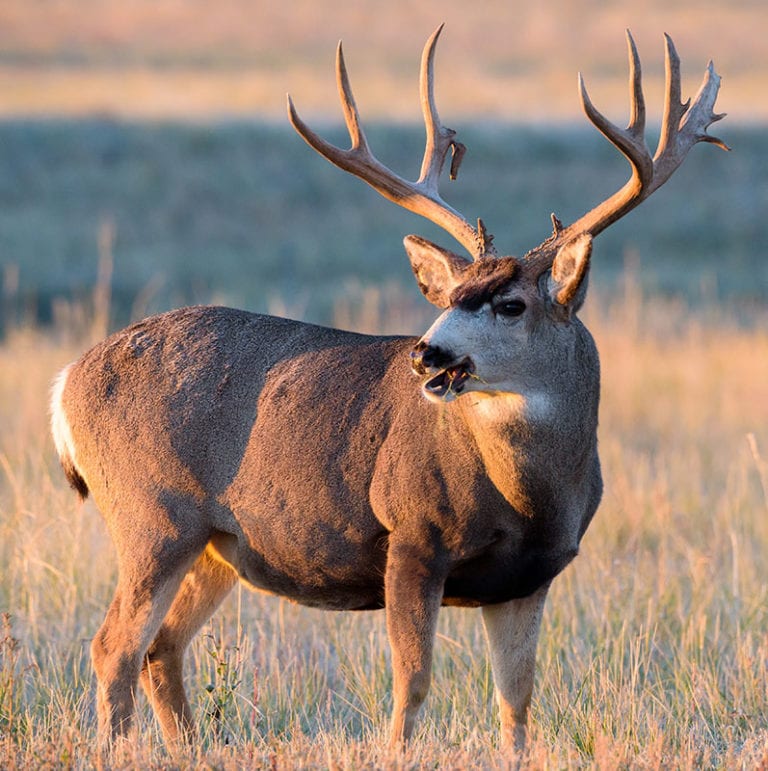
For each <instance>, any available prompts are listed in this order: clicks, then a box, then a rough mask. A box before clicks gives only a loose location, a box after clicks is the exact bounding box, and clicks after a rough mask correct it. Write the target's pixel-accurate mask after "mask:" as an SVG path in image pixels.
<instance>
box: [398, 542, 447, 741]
mask: <svg viewBox="0 0 768 771" xmlns="http://www.w3.org/2000/svg"><path fill="white" fill-rule="evenodd" d="M426 553H427V554H429V551H427V552H426ZM443 583H444V577H443V576H442V574H440V575H439V576H438V575H437V574H436V571H435V570H434V566H433V565H431V564H430V559H429V557H426V558H425V552H424V551H423V550H421V549H418V548H417V547H415V546H410V545H403V544H397V543H393V542H392V541H390V545H389V553H388V556H387V568H386V574H385V579H384V587H385V588H384V591H385V604H386V613H387V634H388V636H389V644H390V647H391V649H392V676H393V684H392V691H393V692H392V696H393V706H392V727H391V734H390V746H392V747H397V746H399V745H401V744H402V743H403V742H406V741H407V740H408V739H410V737H411V734H412V732H413V727H414V724H415V722H416V718H417V716H418V713H419V710H420V709H421V705H422V703H423V702H424V699H425V698H426V696H427V691H428V690H429V684H430V679H431V672H432V648H433V646H434V640H435V630H436V627H437V616H438V612H439V610H440V605H441V602H442V597H443Z"/></svg>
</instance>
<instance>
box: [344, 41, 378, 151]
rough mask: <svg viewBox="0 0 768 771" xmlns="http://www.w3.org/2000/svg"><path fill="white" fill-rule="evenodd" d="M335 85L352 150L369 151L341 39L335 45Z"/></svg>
mask: <svg viewBox="0 0 768 771" xmlns="http://www.w3.org/2000/svg"><path fill="white" fill-rule="evenodd" d="M336 85H337V87H338V89H339V99H340V101H341V109H342V110H343V112H344V122H345V123H346V124H347V131H348V132H349V138H350V140H351V141H352V150H360V151H362V152H364V153H370V151H369V149H368V141H367V140H366V138H365V132H364V131H363V127H362V126H361V125H360V113H358V111H357V104H356V103H355V97H354V95H353V93H352V87H351V86H350V85H349V75H348V74H347V65H346V63H345V62H344V49H343V47H342V45H341V40H339V45H338V46H337V47H336Z"/></svg>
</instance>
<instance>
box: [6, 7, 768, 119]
mask: <svg viewBox="0 0 768 771" xmlns="http://www.w3.org/2000/svg"><path fill="white" fill-rule="evenodd" d="M442 21H445V22H446V23H447V34H446V35H445V36H444V40H443V41H442V43H441V50H440V56H439V63H438V66H439V68H440V69H439V76H438V77H439V78H441V80H440V83H441V89H440V101H441V109H442V110H444V114H445V115H446V116H462V117H463V116H472V118H473V119H474V120H476V121H478V122H479V121H482V120H488V119H504V120H510V119H511V120H539V121H540V120H552V119H558V120H563V119H572V118H573V117H575V116H577V115H578V110H579V108H578V101H577V98H576V87H575V81H576V77H575V76H576V72H577V71H578V70H582V71H584V73H585V74H586V75H587V76H588V81H589V82H590V84H591V86H592V88H593V90H594V93H595V95H599V101H600V104H601V105H603V106H605V107H606V108H607V109H608V110H609V111H611V110H613V111H615V112H617V113H618V114H619V115H623V114H625V112H626V106H625V104H626V102H625V99H626V86H625V83H626V65H625V60H624V49H623V42H622V31H623V30H624V29H625V28H626V27H629V28H631V29H632V30H633V32H634V33H635V34H636V37H637V40H638V43H639V44H640V48H641V51H642V53H643V56H644V64H645V71H646V73H647V76H648V82H649V84H650V88H651V93H652V95H653V101H651V102H650V104H652V105H653V104H656V103H657V100H656V94H657V93H658V92H659V91H660V89H661V84H662V82H663V81H662V77H663V64H662V49H661V34H662V32H668V33H670V34H671V35H672V36H673V38H674V39H675V40H676V41H677V43H678V45H679V48H680V51H681V54H682V56H683V61H684V63H685V72H686V74H687V76H688V78H689V80H687V81H686V83H687V85H686V91H688V92H689V93H693V92H694V91H695V88H696V87H697V85H698V81H699V78H700V77H701V74H702V73H703V69H704V66H705V65H706V62H707V60H708V59H710V58H713V59H714V60H715V62H716V63H717V65H718V68H719V69H720V70H721V71H722V72H723V73H724V74H725V75H726V78H727V80H726V83H727V89H726V94H725V96H724V99H723V100H722V103H721V104H722V107H723V109H725V110H727V111H728V112H729V113H730V114H731V115H732V117H733V118H734V119H735V120H737V121H755V120H765V119H766V117H768V106H767V105H766V101H765V99H763V98H762V94H763V92H764V84H765V82H766V78H768V49H767V48H766V46H765V45H764V39H763V34H762V31H763V30H764V29H765V28H766V25H768V8H767V7H766V5H765V3H761V2H751V1H750V0H737V1H736V2H730V3H727V4H724V3H715V2H704V3H702V2H693V0H682V1H681V2H676V3H669V2H665V1H664V0H649V1H648V2H644V3H630V2H618V3H601V2H597V0H568V1H567V2H566V1H565V0H546V1H545V2H538V3H530V2H528V3H521V2H515V3H512V2H507V0H488V1H487V2H483V3H477V4H475V5H473V6H472V8H471V9H469V8H468V7H467V5H466V3H465V2H461V0H439V1H438V0H422V2H419V3H413V2H409V1H408V0H390V2H388V3H386V4H382V3H379V2H375V0H360V1H359V2H355V3H323V2H314V1H313V0H285V2H281V3H266V2H261V3H257V4H255V5H254V4H253V3H250V2H247V0H224V1H223V2H218V3H216V4H215V6H213V5H211V4H210V3H206V2H204V0H192V2H178V0H162V2H155V1H154V0H132V2H130V3H124V2H117V0H98V1H96V0H89V1H88V2H78V3H75V2H71V0H70V1H69V2H67V1H66V0H60V1H58V2H37V3H30V2H27V1H26V0H6V1H5V2H4V3H3V4H2V6H0V88H1V89H2V93H3V99H2V100H0V112H1V113H3V114H6V115H18V114H27V115H29V114H34V115H51V114H56V115H61V114H64V115H73V114H78V115H79V114H83V113H91V114H92V113H109V114H114V115H119V116H131V117H135V116H143V117H150V116H151V117H161V116H162V117H169V116H173V117H199V116H203V115H205V116H211V115H222V114H228V115H232V114H238V115H244V114H247V115H256V116H258V117H260V118H262V119H265V118H267V119H272V118H279V119H280V120H282V119H283V116H284V104H285V92H286V91H288V90H290V91H291V92H292V93H294V94H295V95H296V96H297V98H298V100H299V102H298V103H299V104H300V105H301V107H302V110H303V111H305V112H306V113H307V114H309V115H312V116H318V115H325V116H332V117H333V119H334V120H337V119H338V112H337V108H336V104H337V102H336V96H335V87H334V80H333V75H332V70H331V68H332V60H333V50H334V47H335V45H336V42H337V40H338V39H339V38H342V39H344V40H345V42H346V44H347V52H348V55H349V59H350V63H351V65H352V73H353V77H354V79H355V82H357V83H365V89H364V92H363V94H362V96H364V98H361V104H362V106H363V108H364V114H365V115H366V117H367V118H368V119H397V120H400V119H407V120H415V119H418V117H417V104H418V102H417V97H416V80H415V68H416V66H417V62H418V55H419V51H420V50H421V46H422V44H423V42H424V40H425V39H426V37H427V35H428V34H429V33H430V32H431V31H432V30H433V29H434V28H435V27H436V26H437V24H439V23H440V22H442ZM448 83H450V87H448V85H447V84H448Z"/></svg>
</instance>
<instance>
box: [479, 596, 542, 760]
mask: <svg viewBox="0 0 768 771" xmlns="http://www.w3.org/2000/svg"><path fill="white" fill-rule="evenodd" d="M548 589H549V584H546V585H544V586H542V587H541V588H540V589H538V590H537V591H536V592H534V593H533V594H532V595H531V596H530V597H525V598H524V599H520V600H510V601H509V602H503V603H500V604H498V605H486V606H485V607H483V623H484V625H485V633H486V637H487V639H488V647H489V650H490V655H491V668H492V670H493V680H494V684H495V686H496V700H497V703H498V705H499V717H500V719H501V745H502V748H503V749H505V750H509V751H517V752H522V751H523V750H524V749H525V740H526V723H527V718H528V707H529V706H530V703H531V695H532V693H533V675H534V669H535V666H536V645H537V643H538V639H539V629H540V627H541V617H542V613H543V611H544V600H545V599H546V597H547V590H548Z"/></svg>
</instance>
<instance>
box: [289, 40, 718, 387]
mask: <svg viewBox="0 0 768 771" xmlns="http://www.w3.org/2000/svg"><path fill="white" fill-rule="evenodd" d="M441 31H442V26H440V27H438V29H437V30H436V31H435V32H434V33H433V34H432V36H431V37H430V38H429V40H428V41H427V43H426V45H425V47H424V51H423V54H422V60H421V73H420V94H421V105H422V111H423V114H424V123H425V126H426V134H427V139H426V148H425V152H424V160H423V162H422V166H421V174H420V176H419V178H418V180H417V181H416V182H408V181H406V180H404V179H402V178H401V177H400V176H398V175H396V174H394V173H393V172H392V171H391V170H389V169H387V168H386V167H385V166H383V165H382V164H381V163H380V162H379V161H378V160H377V159H376V158H375V157H374V156H373V154H372V153H371V150H370V148H369V146H368V142H367V140H366V138H365V134H364V133H363V129H362V126H361V125H360V117H359V114H358V110H357V107H356V105H355V100H354V97H353V95H352V90H351V87H350V84H349V77H348V75H347V69H346V66H345V63H344V56H343V52H342V47H341V44H339V47H338V50H337V57H336V74H337V81H338V87H339V94H340V98H341V104H342V108H343V111H344V116H345V119H346V123H347V128H348V130H349V135H350V138H351V142H352V145H351V147H350V149H348V150H342V149H340V148H338V147H335V146H333V145H331V144H329V143H328V142H326V141H325V140H323V139H322V138H320V137H319V136H318V135H317V134H316V133H315V132H313V131H312V130H311V129H310V128H309V127H308V126H307V125H306V124H305V123H304V122H303V121H302V120H301V118H300V117H299V116H298V114H297V112H296V109H295V107H294V105H293V102H292V101H291V99H290V97H288V112H289V116H290V120H291V123H292V124H293V126H294V128H295V129H296V130H297V131H298V133H299V134H300V135H301V136H302V137H303V138H304V139H305V140H306V142H307V143H308V144H309V145H311V146H312V147H313V148H314V149H315V150H317V151H318V152H319V153H320V154H321V155H323V156H324V157H325V158H327V159H328V160H329V161H331V162H332V163H334V164H336V165H337V166H339V167H340V168H342V169H344V170H345V171H349V172H350V173H352V174H355V175H356V176H358V177H360V178H361V179H363V180H364V181H365V182H367V183H368V184H369V185H371V186H372V187H373V188H374V189H376V190H377V191H378V192H379V193H381V194H382V195H383V196H385V197H386V198H388V199H390V200H392V201H394V202H395V203H397V204H398V205H400V206H403V207H405V208H406V209H409V210H410V211H413V212H415V213H417V214H420V215H421V216H423V217H426V218H427V219H429V220H431V221H432V222H434V223H436V224H437V225H439V226H440V227H442V228H443V229H444V230H446V231H447V232H448V233H450V234H451V235H452V236H453V237H454V238H455V239H456V240H457V241H458V242H459V243H460V244H461V245H462V246H463V247H464V248H465V249H466V250H467V252H469V255H470V257H471V260H468V259H467V258H465V257H463V256H461V255H458V254H455V253H454V252H451V251H448V250H447V249H444V248H442V247H440V246H438V245H436V244H433V243H431V242H429V241H426V240H425V239H423V238H420V237H418V236H407V237H406V239H405V249H406V252H407V253H408V256H409V258H410V261H411V266H412V268H413V272H414V274H415V276H416V280H417V282H418V284H419V287H420V289H421V290H422V292H423V293H424V295H425V296H426V297H427V299H428V300H429V301H430V302H432V303H433V304H434V305H436V306H437V307H439V308H442V309H444V310H445V312H444V313H443V315H442V316H440V318H439V319H438V320H437V321H436V322H435V324H434V325H433V326H432V327H431V329H430V330H429V331H428V332H427V333H426V334H425V335H424V336H423V338H422V339H421V341H420V342H419V344H418V345H417V346H416V348H415V349H414V351H413V353H412V358H413V369H414V372H416V373H417V374H419V375H421V376H428V377H427V379H426V380H425V381H424V383H423V391H424V393H425V395H427V396H428V397H430V398H438V399H452V398H455V397H456V396H458V395H459V394H461V393H463V392H465V391H469V390H472V391H482V392H498V391H504V392H507V391H509V390H510V389H515V388H517V387H518V386H519V385H520V384H516V383H512V382H510V374H511V373H514V372H515V371H521V372H524V373H526V377H530V373H531V372H536V371H544V370H543V369H542V368H537V366H536V362H531V361H528V359H530V358H531V356H532V355H533V353H532V349H531V346H529V345H528V342H529V339H530V337H531V335H533V334H536V335H537V336H541V335H545V336H547V335H549V336H550V337H552V338H553V339H552V345H554V348H555V349H556V348H557V345H556V340H557V334H556V327H557V326H562V325H567V324H568V323H569V322H570V320H571V319H572V317H573V315H574V314H575V313H576V312H577V311H578V310H579V308H580V307H581V304H582V303H583V301H584V296H585V293H586V286H587V277H588V274H589V260H590V254H591V251H592V238H593V237H594V236H596V235H597V234H598V233H600V232H601V231H602V230H604V229H605V228H606V227H608V226H609V225H610V224H611V223H613V222H615V221H616V220H618V219H619V218H620V217H623V216H624V215H625V214H627V213H628V212H629V211H631V210H632V209H633V208H634V207H635V206H637V205H638V204H640V203H641V202H642V201H644V200H645V199H646V198H647V197H648V196H649V195H650V194H651V193H653V192H654V191H655V190H656V189H657V188H659V187H660V186H661V185H662V184H664V182H666V181H667V179H669V177H670V176H671V175H672V173H673V172H674V171H675V169H676V168H677V167H678V166H680V164H681V163H682V162H683V160H684V158H685V156H686V154H687V152H688V150H689V149H690V148H691V147H693V145H695V144H696V143H698V142H711V143H714V144H716V145H718V146H719V147H721V148H723V149H728V148H727V147H726V145H725V144H724V143H723V142H722V141H721V140H719V139H716V138H715V137H712V136H710V135H708V134H707V127H708V126H709V125H710V124H711V123H712V122H714V121H717V120H719V119H720V118H722V117H723V115H717V114H715V113H713V112H712V108H713V106H714V103H715V99H716V96H717V92H718V88H719V83H720V78H719V76H718V75H717V74H716V73H715V71H714V68H713V65H712V63H711V62H710V64H709V66H708V68H707V72H706V74H705V77H704V82H703V83H702V86H701V89H700V90H699V93H698V94H697V96H696V98H695V100H694V101H693V104H691V102H690V100H688V101H687V102H685V103H681V101H680V59H679V57H678V55H677V52H676V51H675V47H674V45H673V43H672V40H671V39H670V38H669V37H668V36H665V42H666V102H665V106H664V116H663V123H662V131H661V138H660V140H659V145H658V147H657V150H656V153H655V155H654V156H653V157H651V155H650V152H649V151H648V148H647V146H646V144H645V138H644V131H645V103H644V99H643V91H642V85H641V71H640V60H639V57H638V54H637V49H636V47H635V43H634V40H633V39H632V36H631V34H630V33H629V31H627V45H628V51H629V67H630V99H631V117H630V121H629V125H628V126H627V128H626V129H620V128H618V127H616V126H614V125H613V124H612V123H610V122H609V121H608V120H607V119H606V118H605V117H604V116H603V115H601V114H600V113H599V112H598V111H597V110H596V109H595V107H594V106H593V105H592V102H591V101H590V99H589V96H588V95H587V91H586V88H585V86H584V81H583V79H582V78H581V76H579V88H580V93H581V99H582V104H583V107H584V110H585V112H586V114H587V117H588V118H589V119H590V121H591V122H592V123H593V124H594V125H595V126H596V127H597V128H598V129H599V130H600V131H601V132H602V133H603V134H604V135H605V136H606V137H607V138H608V139H609V140H610V141H611V142H612V143H613V144H614V145H615V146H616V147H617V148H618V149H619V150H620V151H621V152H622V153H623V154H624V155H625V156H626V158H627V160H628V161H629V162H630V165H631V167H632V175H631V177H630V179H629V180H628V181H627V183H626V184H625V185H624V186H623V187H622V188H621V189H620V190H618V191H617V192H616V193H614V194H613V195H612V196H611V197H609V198H608V199H607V200H605V201H603V202H602V203H600V204H599V205H598V206H596V207H595V208H594V209H592V210H591V211H589V212H588V213H586V214H585V215H584V216H583V217H581V218H580V219H579V220H577V221H576V222H574V223H573V224H572V225H569V226H568V227H564V226H563V225H562V223H561V222H560V221H559V220H558V219H557V217H555V215H554V214H553V215H552V223H553V232H552V235H551V236H550V237H549V238H548V239H547V240H546V241H544V242H543V243H542V244H540V245H539V246H537V247H536V248H534V249H532V250H531V251H529V252H528V253H527V254H526V255H525V256H524V257H522V258H517V257H497V254H496V250H495V248H494V245H493V237H492V236H491V235H490V234H489V233H488V232H487V230H486V228H485V225H484V223H483V221H482V219H478V220H477V225H476V226H473V225H471V224H470V223H469V222H468V221H467V220H466V219H465V218H464V217H463V216H462V215H461V214H459V213H458V212H457V211H455V210H454V209H452V208H451V207H450V206H449V205H448V204H446V203H445V201H443V199H442V198H441V197H440V194H439V192H438V181H439V178H440V174H441V173H442V170H443V167H444V165H445V162H446V159H447V156H448V153H449V152H450V153H451V154H452V161H451V167H450V178H451V179H455V178H456V176H457V174H458V170H459V165H460V163H461V161H462V159H463V157H464V153H465V150H466V148H465V147H464V145H462V144H461V143H459V142H457V141H456V138H455V136H456V132H455V131H453V130H452V129H449V128H446V127H445V126H443V125H442V123H441V122H440V118H439V116H438V114H437V109H436V107H435V99H434V55H435V46H436V44H437V40H438V37H439V35H440V32H441ZM552 345H550V346H547V345H543V346H542V345H539V346H536V347H535V350H536V351H545V352H546V354H545V355H548V356H550V357H551V355H552V353H553V349H552ZM520 357H522V358H523V361H520ZM515 361H516V364H515V363H514V362H515ZM512 379H514V378H512Z"/></svg>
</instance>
